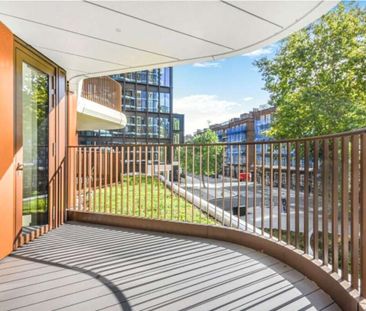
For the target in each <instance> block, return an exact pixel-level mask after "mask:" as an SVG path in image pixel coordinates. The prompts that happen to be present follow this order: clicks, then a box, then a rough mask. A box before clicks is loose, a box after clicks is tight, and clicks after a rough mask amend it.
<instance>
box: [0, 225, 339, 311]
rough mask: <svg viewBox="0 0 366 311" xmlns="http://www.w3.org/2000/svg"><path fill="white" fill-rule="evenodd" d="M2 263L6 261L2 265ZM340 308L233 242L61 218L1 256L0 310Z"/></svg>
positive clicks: (294, 273)
mask: <svg viewBox="0 0 366 311" xmlns="http://www.w3.org/2000/svg"><path fill="white" fill-rule="evenodd" d="M2 268H4V269H2ZM324 308H326V309H327V310H329V311H330V310H339V309H338V306H337V305H336V304H334V303H333V301H332V299H331V298H330V297H329V296H328V295H326V294H325V293H324V292H323V291H322V290H320V289H319V288H318V286H317V285H316V284H315V283H313V282H311V281H310V280H308V279H307V278H305V277H304V276H303V275H302V274H301V273H299V272H298V271H295V270H293V269H292V268H291V267H289V266H287V265H285V264H284V263H282V262H280V261H278V260H277V259H274V258H272V257H270V256H268V255H265V254H263V253H260V252H256V251H254V250H252V249H249V248H246V247H242V246H239V245H236V244H232V243H228V242H222V241H214V240H208V239H201V238H195V237H186V236H178V235H170V234H161V233H152V232H147V231H139V230H130V229H123V228H112V227H107V226H97V225H87V224H80V223H67V224H65V225H63V226H62V227H60V228H58V229H56V230H53V231H51V232H49V233H48V234H46V235H44V236H42V237H40V238H39V239H37V240H35V241H33V242H31V243H29V244H27V245H25V246H23V247H22V248H20V249H18V250H17V251H15V252H14V253H13V254H12V255H11V256H9V257H7V258H5V259H4V260H3V261H0V310H1V311H3V310H4V311H5V310H37V311H42V310H69V311H71V310H121V309H122V310H151V311H152V310H159V311H160V310H169V311H170V310H300V309H303V310H322V309H324Z"/></svg>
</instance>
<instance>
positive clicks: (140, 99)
mask: <svg viewBox="0 0 366 311" xmlns="http://www.w3.org/2000/svg"><path fill="white" fill-rule="evenodd" d="M146 102H147V99H146V91H136V110H137V111H146V109H147V105H146Z"/></svg>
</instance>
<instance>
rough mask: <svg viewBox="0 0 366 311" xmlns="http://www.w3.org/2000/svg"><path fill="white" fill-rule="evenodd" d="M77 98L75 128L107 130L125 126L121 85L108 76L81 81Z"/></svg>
mask: <svg viewBox="0 0 366 311" xmlns="http://www.w3.org/2000/svg"><path fill="white" fill-rule="evenodd" d="M81 84H82V85H81V87H80V94H79V96H78V99H77V123H76V126H77V130H79V131H90V130H109V129H113V130H114V129H121V128H124V127H125V126H126V116H125V115H124V114H123V113H122V112H121V105H122V101H121V94H122V87H121V85H120V84H119V83H118V82H116V81H114V80H113V79H111V78H109V77H98V78H88V79H84V80H83V81H82V82H81Z"/></svg>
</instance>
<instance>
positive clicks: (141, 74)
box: [136, 71, 147, 83]
mask: <svg viewBox="0 0 366 311" xmlns="http://www.w3.org/2000/svg"><path fill="white" fill-rule="evenodd" d="M136 82H138V83H147V71H138V72H136Z"/></svg>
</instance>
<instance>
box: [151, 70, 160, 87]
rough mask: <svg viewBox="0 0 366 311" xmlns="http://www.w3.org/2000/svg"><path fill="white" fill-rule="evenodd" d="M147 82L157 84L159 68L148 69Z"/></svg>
mask: <svg viewBox="0 0 366 311" xmlns="http://www.w3.org/2000/svg"><path fill="white" fill-rule="evenodd" d="M148 77H149V84H154V85H158V84H159V69H153V70H149V72H148Z"/></svg>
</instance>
